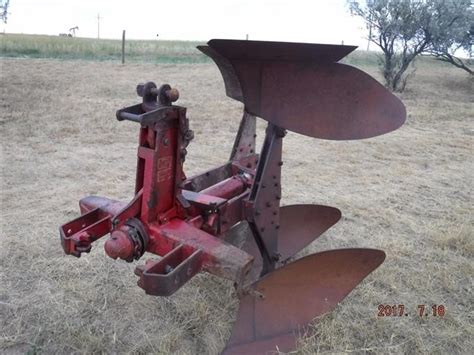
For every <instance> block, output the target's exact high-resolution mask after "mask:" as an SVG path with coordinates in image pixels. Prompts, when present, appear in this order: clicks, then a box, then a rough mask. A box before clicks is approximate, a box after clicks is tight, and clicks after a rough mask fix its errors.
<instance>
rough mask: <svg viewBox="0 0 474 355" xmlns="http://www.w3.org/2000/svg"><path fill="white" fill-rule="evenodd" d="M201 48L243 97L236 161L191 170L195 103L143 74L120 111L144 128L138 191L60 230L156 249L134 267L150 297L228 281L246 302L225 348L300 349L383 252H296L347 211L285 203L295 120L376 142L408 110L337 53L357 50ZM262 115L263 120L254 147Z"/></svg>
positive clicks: (238, 44)
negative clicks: (215, 279)
mask: <svg viewBox="0 0 474 355" xmlns="http://www.w3.org/2000/svg"><path fill="white" fill-rule="evenodd" d="M199 49H200V50H201V51H202V52H203V53H205V54H206V55H208V56H209V57H210V58H212V60H214V62H215V63H216V64H217V66H218V67H219V70H220V72H221V74H222V77H223V79H224V83H225V87H226V93H227V95H228V96H229V97H231V98H233V99H235V100H238V101H240V102H242V103H243V104H244V108H243V116H242V119H241V123H240V126H239V128H238V131H237V134H236V137H235V140H234V144H233V148H232V151H231V153H230V159H229V160H228V161H227V162H224V163H223V164H222V165H220V166H217V167H215V168H213V169H210V170H207V171H204V172H203V173H200V174H197V175H195V176H192V177H187V176H186V174H185V169H184V162H185V159H186V155H187V148H188V145H189V143H190V142H191V140H192V139H193V137H194V133H193V131H192V130H191V129H190V128H189V120H188V118H187V116H186V108H184V107H181V106H178V105H176V104H174V103H175V102H176V101H177V100H178V98H179V92H178V90H176V89H175V88H172V87H171V86H170V85H168V84H163V85H161V86H159V87H158V86H157V85H156V84H155V83H153V82H147V83H143V84H139V85H138V86H137V88H136V91H137V94H138V95H139V96H140V97H141V98H142V100H141V102H140V103H137V104H135V105H132V106H128V107H125V108H122V109H120V110H118V111H117V112H116V118H117V119H118V120H119V121H123V120H129V121H132V122H137V123H138V124H139V126H138V148H137V165H136V178H135V187H134V194H135V196H134V197H133V198H132V199H131V201H129V202H123V201H117V200H113V199H109V198H105V197H100V196H89V197H85V198H83V199H81V200H80V202H79V206H80V212H81V216H80V217H77V218H75V219H73V220H72V221H70V222H67V223H65V224H64V225H62V226H61V227H60V230H59V232H60V238H61V244H62V247H63V249H64V251H65V253H66V254H70V255H74V256H76V257H80V256H81V255H82V254H83V253H88V252H90V251H91V249H92V246H93V243H94V242H95V241H97V240H98V239H100V238H102V237H104V236H106V235H107V234H110V236H109V238H108V240H107V241H106V242H105V243H104V248H105V252H106V254H107V255H108V256H109V257H111V258H113V259H120V260H124V261H126V262H133V261H135V260H141V259H142V257H143V256H144V255H145V253H146V252H147V253H151V254H154V255H156V256H158V257H159V259H152V260H148V261H146V262H145V264H142V265H138V266H137V267H136V269H135V274H136V275H137V276H138V286H139V287H141V288H142V289H143V290H144V292H145V293H147V294H149V295H154V296H171V295H172V294H173V293H175V292H177V291H178V290H179V289H180V288H181V287H183V285H185V284H186V283H187V282H188V281H189V280H190V279H191V278H192V277H194V276H195V275H196V274H197V273H199V272H208V273H212V274H214V275H216V276H219V277H223V278H226V279H229V280H232V281H233V282H234V284H235V287H236V294H237V296H238V297H239V298H240V307H239V311H238V313H237V320H236V322H235V325H234V328H233V330H232V336H231V338H230V340H229V342H228V344H227V346H226V348H225V349H224V353H226V354H244V353H245V354H262V353H265V352H267V351H275V350H277V349H278V350H280V351H291V350H293V349H295V346H296V340H297V337H298V336H299V335H300V334H301V333H303V334H304V333H305V332H306V331H308V325H309V324H310V323H311V322H312V321H313V320H314V318H315V317H318V316H320V315H322V314H324V313H326V312H329V311H331V310H332V309H334V307H335V306H336V305H337V304H338V302H340V301H341V300H342V299H343V298H344V297H346V296H347V294H348V293H350V292H351V290H352V289H354V288H355V287H356V286H357V285H358V284H359V283H360V282H361V281H362V280H363V279H364V278H365V277H366V276H367V275H368V274H370V272H372V271H373V270H374V269H375V268H377V267H378V266H379V265H380V264H381V263H382V262H383V260H384V258H385V254H384V252H382V251H380V250H373V249H339V250H330V251H325V252H321V253H317V254H311V255H309V256H306V257H304V258H301V259H297V257H296V255H298V252H299V251H301V250H302V249H303V248H305V247H306V246H308V245H309V244H310V243H312V242H313V241H314V240H315V239H316V238H318V237H320V236H321V235H322V234H323V233H324V232H325V231H326V230H328V229H329V228H330V227H331V226H333V225H334V224H335V223H337V222H338V221H339V219H340V218H341V212H340V211H339V210H338V209H337V208H335V207H329V206H322V205H316V204H314V205H290V206H281V200H282V193H283V192H284V187H282V186H281V180H282V179H281V172H282V169H283V168H284V167H285V164H284V159H286V157H284V156H283V143H284V142H283V141H284V138H285V135H286V133H287V130H289V131H293V132H296V133H300V134H304V135H307V136H310V137H314V138H322V139H333V140H342V139H361V138H369V137H374V136H377V135H380V134H384V133H387V132H390V131H393V130H395V129H397V128H398V127H400V126H401V125H402V124H403V122H404V121H405V108H404V106H403V104H402V103H401V102H400V100H398V99H397V98H396V97H395V96H394V95H392V94H391V93H390V92H388V91H387V90H386V89H385V88H384V87H383V86H381V85H380V84H379V83H378V82H377V81H376V80H375V79H373V78H371V77H370V76H369V75H367V74H366V73H364V72H362V71H360V70H359V69H356V68H354V67H351V66H348V65H345V64H341V63H339V61H340V60H341V59H342V58H344V57H345V56H346V55H348V54H349V53H350V52H352V51H353V50H354V49H355V47H352V46H339V45H323V44H303V43H283V42H261V41H235V40H211V41H210V42H209V43H208V45H207V46H200V47H199ZM257 118H262V119H264V120H265V121H267V129H266V131H265V137H264V140H263V144H262V147H261V148H260V149H259V150H258V151H257V147H256V137H257V135H256V121H257ZM216 149H219V147H216ZM290 159H291V157H290ZM295 259H296V260H295Z"/></svg>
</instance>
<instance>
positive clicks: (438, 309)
mask: <svg viewBox="0 0 474 355" xmlns="http://www.w3.org/2000/svg"><path fill="white" fill-rule="evenodd" d="M416 314H417V315H418V316H419V317H428V316H432V317H444V315H445V314H446V307H445V306H444V305H442V304H433V305H431V306H429V305H425V304H419V305H418V306H417V307H416ZM408 316H409V313H408V310H407V307H405V305H404V304H394V305H390V304H379V306H378V313H377V317H408Z"/></svg>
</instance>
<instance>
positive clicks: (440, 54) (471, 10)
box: [426, 0, 474, 75]
mask: <svg viewBox="0 0 474 355" xmlns="http://www.w3.org/2000/svg"><path fill="white" fill-rule="evenodd" d="M431 2H432V11H433V17H435V22H434V23H435V24H436V26H432V28H431V43H430V46H429V47H428V48H427V50H426V53H427V54H431V55H433V56H434V57H435V58H436V59H438V60H441V61H443V62H447V63H450V64H452V65H454V66H456V67H458V68H460V69H463V70H465V71H467V72H468V73H469V74H470V75H474V71H473V69H472V67H471V68H470V67H469V65H468V62H469V61H464V60H462V59H461V58H459V57H458V56H456V53H457V52H459V51H460V50H463V51H464V53H466V54H467V55H469V58H472V46H473V35H474V6H473V4H472V1H471V0H457V1H454V0H451V1H439V0H438V1H431Z"/></svg>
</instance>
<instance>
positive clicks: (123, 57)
mask: <svg viewBox="0 0 474 355" xmlns="http://www.w3.org/2000/svg"><path fill="white" fill-rule="evenodd" d="M122 64H125V30H123V31H122Z"/></svg>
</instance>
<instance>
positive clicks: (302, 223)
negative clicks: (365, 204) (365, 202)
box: [278, 205, 341, 261]
mask: <svg viewBox="0 0 474 355" xmlns="http://www.w3.org/2000/svg"><path fill="white" fill-rule="evenodd" d="M340 218H341V211H339V210H338V209H337V208H334V207H328V206H321V205H290V206H283V207H282V208H281V209H280V226H281V228H280V232H279V233H278V253H279V254H280V255H281V259H280V260H281V261H285V260H287V259H288V258H291V257H293V256H294V255H295V254H296V253H298V252H299V251H300V250H302V249H303V248H304V247H306V246H307V245H308V244H310V243H311V242H312V241H313V240H315V239H316V238H318V237H319V236H321V235H322V234H323V233H324V232H325V231H327V230H328V229H329V228H331V227H332V226H333V225H334V224H336V223H337V221H339V219H340Z"/></svg>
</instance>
